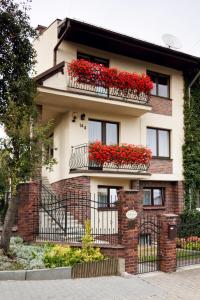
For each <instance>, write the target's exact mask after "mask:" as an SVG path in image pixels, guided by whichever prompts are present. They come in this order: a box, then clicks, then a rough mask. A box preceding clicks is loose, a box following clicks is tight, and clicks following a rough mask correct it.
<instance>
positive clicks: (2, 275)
mask: <svg viewBox="0 0 200 300" xmlns="http://www.w3.org/2000/svg"><path fill="white" fill-rule="evenodd" d="M57 279H71V267H67V268H66V267H64V268H55V269H38V270H20V271H0V281H2V280H57Z"/></svg>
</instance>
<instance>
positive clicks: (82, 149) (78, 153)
mask: <svg viewBox="0 0 200 300" xmlns="http://www.w3.org/2000/svg"><path fill="white" fill-rule="evenodd" d="M69 167H70V171H71V172H73V171H74V172H76V171H85V170H87V171H88V170H89V171H95V170H96V171H113V172H116V171H117V172H133V173H139V172H146V171H147V170H148V168H149V166H148V165H145V164H129V165H116V164H114V163H105V164H103V165H98V164H97V163H95V162H94V161H91V160H90V159H89V145H88V144H82V145H78V146H75V147H72V151H71V157H70V161H69Z"/></svg>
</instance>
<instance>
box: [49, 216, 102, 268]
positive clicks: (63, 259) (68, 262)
mask: <svg viewBox="0 0 200 300" xmlns="http://www.w3.org/2000/svg"><path fill="white" fill-rule="evenodd" d="M90 232H91V229H90V224H89V223H88V221H87V222H86V223H85V235H84V237H83V239H82V244H83V247H82V248H81V249H80V248H78V249H75V248H71V247H67V246H61V245H55V246H53V247H51V248H48V249H47V250H46V252H45V255H44V263H45V267H47V268H56V267H66V266H74V265H75V264H77V263H82V262H92V261H99V260H103V259H104V256H103V255H102V254H101V252H100V249H99V248H94V247H93V246H92V244H93V238H92V236H91V233H90Z"/></svg>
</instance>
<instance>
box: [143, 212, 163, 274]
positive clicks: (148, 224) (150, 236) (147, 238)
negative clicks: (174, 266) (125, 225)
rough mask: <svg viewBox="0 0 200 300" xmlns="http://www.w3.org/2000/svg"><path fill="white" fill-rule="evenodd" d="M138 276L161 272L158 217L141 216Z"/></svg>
mask: <svg viewBox="0 0 200 300" xmlns="http://www.w3.org/2000/svg"><path fill="white" fill-rule="evenodd" d="M138 222H139V224H138V226H139V241H138V274H141V273H148V272H153V271H158V270H159V262H160V259H159V241H160V222H159V219H158V216H156V215H148V214H146V215H145V214H144V213H142V214H141V216H139V221H138Z"/></svg>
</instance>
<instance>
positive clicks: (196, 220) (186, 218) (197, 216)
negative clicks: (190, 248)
mask: <svg viewBox="0 0 200 300" xmlns="http://www.w3.org/2000/svg"><path fill="white" fill-rule="evenodd" d="M188 236H198V237H200V212H199V211H197V210H187V211H184V212H183V213H182V214H181V215H180V226H179V231H178V237H180V238H183V237H188Z"/></svg>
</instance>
